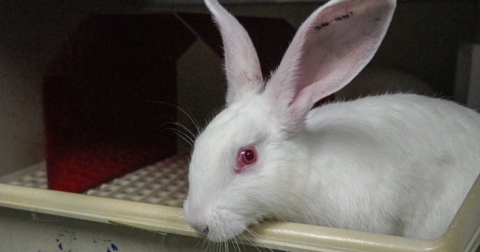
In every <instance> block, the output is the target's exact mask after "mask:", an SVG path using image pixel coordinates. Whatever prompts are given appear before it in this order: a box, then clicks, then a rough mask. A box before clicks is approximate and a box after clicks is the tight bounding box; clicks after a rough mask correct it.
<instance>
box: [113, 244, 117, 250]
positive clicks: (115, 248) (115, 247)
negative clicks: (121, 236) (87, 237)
mask: <svg viewBox="0 0 480 252" xmlns="http://www.w3.org/2000/svg"><path fill="white" fill-rule="evenodd" d="M112 249H113V251H118V248H117V246H115V244H113V243H112Z"/></svg>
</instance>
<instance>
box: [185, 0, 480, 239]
mask: <svg viewBox="0 0 480 252" xmlns="http://www.w3.org/2000/svg"><path fill="white" fill-rule="evenodd" d="M206 4H207V6H208V8H209V9H210V11H211V12H212V13H213V15H214V17H215V19H216V21H217V23H218V25H219V29H220V31H221V34H222V37H223V43H224V48H225V68H226V74H227V80H228V93H227V97H226V103H227V104H226V108H225V109H224V110H223V111H222V112H221V113H219V114H218V115H217V116H216V117H215V118H214V119H213V120H212V121H211V122H210V124H209V125H208V126H207V127H206V128H205V130H204V131H203V132H202V133H201V134H200V135H199V136H198V138H197V139H196V142H195V146H194V150H193V153H192V157H191V163H190V173H189V183H190V188H189V193H188V197H187V199H186V201H185V203H184V212H185V216H186V219H187V221H188V222H189V223H190V224H191V226H192V227H194V228H195V229H197V230H198V231H199V232H201V233H203V234H204V235H206V237H207V238H208V239H209V240H211V241H225V240H228V239H231V238H233V237H234V236H236V235H238V234H240V233H242V232H243V231H244V229H246V228H247V227H248V226H249V225H251V224H255V223H257V222H258V221H260V220H262V219H264V218H267V217H273V218H276V219H278V220H284V221H292V222H301V223H307V224H314V225H322V226H330V227H338V228H344V229H352V230H360V231H367V232H375V233H384V234H392V235H399V236H407V237H414V238H420V239H428V238H434V237H437V236H440V235H441V234H442V233H444V231H445V230H446V228H447V226H448V225H449V224H450V222H451V220H452V218H453V216H454V215H455V213H456V211H457V209H458V208H459V206H460V204H461V203H462V201H463V199H464V198H465V196H466V194H467V192H468V190H469V188H470V187H471V185H472V184H473V181H474V180H475V178H476V177H477V175H478V173H479V170H480V155H478V153H479V152H480V116H479V115H478V114H477V113H476V112H474V111H472V110H470V109H467V108H464V107H462V106H459V105H456V104H454V103H453V102H449V101H444V100H440V99H433V98H427V97H424V96H419V95H412V94H396V95H380V96H370V97H366V98H362V99H358V100H354V101H350V102H339V103H330V104H326V105H323V106H321V107H318V108H315V109H313V110H311V108H312V106H313V105H314V103H315V102H316V101H318V100H319V99H321V98H323V97H326V96H328V95H330V94H332V93H334V92H336V91H337V90H339V89H341V88H342V87H343V86H344V85H346V84H347V83H349V82H350V81H351V80H352V79H353V78H354V77H355V76H356V75H357V74H358V72H359V71H361V69H362V68H363V67H364V66H365V65H366V64H367V63H368V62H369V61H370V59H371V58H372V57H373V55H374V53H375V52H376V50H377V48H378V46H379V45H380V43H381V41H382V39H383V37H384V35H385V33H386V31H387V28H388V26H389V23H390V20H391V18H392V15H393V11H394V9H395V5H396V3H395V0H333V1H330V2H328V3H326V4H325V5H324V6H322V7H321V8H319V9H318V10H316V11H315V12H314V13H313V14H312V15H311V16H310V17H309V18H308V19H307V20H306V21H305V23H304V24H303V25H302V26H301V27H300V28H299V30H298V32H297V34H296V35H295V37H294V39H293V41H292V43H291V45H290V47H289V48H288V50H287V51H286V53H285V56H284V58H283V60H282V62H281V63H280V66H279V67H278V69H277V71H276V72H275V73H273V74H272V76H271V78H270V80H268V81H267V84H266V85H265V84H264V80H263V79H262V74H261V71H260V65H259V61H258V58H257V55H256V52H255V49H254V47H253V45H252V42H251V41H250V38H249V36H248V34H247V32H246V31H245V30H244V29H243V27H242V26H241V25H240V24H239V23H238V22H237V21H236V19H235V18H234V17H233V16H232V15H230V14H229V13H228V12H227V11H226V10H225V9H224V8H223V7H222V6H220V4H219V3H218V2H217V1H216V0H206Z"/></svg>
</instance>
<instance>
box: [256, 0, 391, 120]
mask: <svg viewBox="0 0 480 252" xmlns="http://www.w3.org/2000/svg"><path fill="white" fill-rule="evenodd" d="M395 5H396V3H395V0H333V1H330V2H328V3H326V4H325V5H324V6H322V7H321V8H319V9H318V10H316V11H315V12H314V13H313V14H312V15H311V16H310V17H309V18H308V19H307V20H306V21H305V22H304V23H303V24H302V25H301V26H300V28H299V30H298V31H297V34H296V35H295V37H294V38H293V41H292V43H291V44H290V47H289V48H288V49H287V51H286V53H285V56H284V58H283V60H282V62H281V63H280V66H279V67H278V69H277V71H276V73H275V74H274V75H273V76H272V78H271V80H270V81H269V83H268V84H267V87H266V90H265V95H267V97H268V99H270V100H272V101H273V106H274V107H275V108H279V109H281V110H283V111H282V113H284V112H286V111H288V113H287V114H289V120H292V119H293V120H295V118H296V119H298V120H301V119H302V118H303V116H305V115H306V114H307V113H308V111H309V110H310V109H311V108H312V106H313V105H314V104H315V102H316V101H318V100H320V99H322V98H324V97H326V96H328V95H330V94H332V93H334V92H336V91H338V90H340V89H341V88H342V87H344V86H345V85H346V84H348V83H349V82H350V81H351V80H352V79H353V78H354V77H355V76H356V75H357V74H358V73H359V72H360V71H361V70H362V69H363V68H364V67H365V65H366V64H367V63H368V62H369V61H370V60H371V59H372V57H373V55H374V54H375V52H376V51H377V49H378V47H379V45H380V43H381V41H382V39H383V37H384V36H385V33H386V32H387V29H388V26H389V24H390V21H391V19H392V15H393V11H394V9H395ZM292 116H293V118H292Z"/></svg>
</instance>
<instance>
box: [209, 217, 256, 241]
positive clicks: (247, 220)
mask: <svg viewBox="0 0 480 252" xmlns="http://www.w3.org/2000/svg"><path fill="white" fill-rule="evenodd" d="M208 215H209V216H207V219H208V228H209V232H208V235H207V239H209V240H210V241H213V242H224V241H227V240H230V239H233V238H234V237H235V236H237V235H240V234H241V233H243V231H245V229H246V228H248V226H249V225H252V224H256V223H258V221H257V219H255V218H251V217H245V216H242V215H240V214H236V213H234V212H231V211H229V210H226V209H211V210H210V212H209V213H208Z"/></svg>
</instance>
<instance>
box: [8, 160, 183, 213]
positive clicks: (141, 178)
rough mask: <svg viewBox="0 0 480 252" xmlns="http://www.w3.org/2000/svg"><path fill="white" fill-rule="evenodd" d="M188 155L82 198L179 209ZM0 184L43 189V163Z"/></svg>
mask: <svg viewBox="0 0 480 252" xmlns="http://www.w3.org/2000/svg"><path fill="white" fill-rule="evenodd" d="M188 157H189V156H188V154H186V153H185V154H179V155H176V156H173V157H170V158H167V159H165V160H162V161H160V162H157V163H155V164H152V165H149V166H147V167H144V168H141V169H139V170H137V171H135V172H132V173H129V174H127V175H125V176H123V177H120V178H117V179H114V180H113V181H110V182H109V183H105V184H103V185H101V186H99V187H97V188H94V189H91V190H88V191H87V192H85V194H88V195H94V196H100V197H107V198H116V199H124V200H131V201H140V202H146V203H152V204H159V205H166V206H175V207H181V206H182V204H183V201H184V200H185V198H186V196H187V192H188V183H187V175H188V172H187V171H188ZM0 182H2V183H6V184H11V185H19V186H26V187H33V188H40V189H46V188H47V185H48V181H47V172H46V165H45V163H40V164H38V165H35V166H32V167H29V168H26V169H24V170H22V171H19V172H16V173H14V174H10V175H8V176H5V177H2V178H1V179H0Z"/></svg>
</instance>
